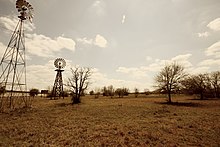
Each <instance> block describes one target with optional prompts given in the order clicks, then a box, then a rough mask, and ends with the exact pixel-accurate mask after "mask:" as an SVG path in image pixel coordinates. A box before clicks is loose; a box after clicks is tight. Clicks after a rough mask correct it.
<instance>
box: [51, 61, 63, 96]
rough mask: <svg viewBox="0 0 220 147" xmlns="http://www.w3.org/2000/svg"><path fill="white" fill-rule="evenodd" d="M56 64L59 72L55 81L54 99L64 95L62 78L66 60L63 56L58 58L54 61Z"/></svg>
mask: <svg viewBox="0 0 220 147" xmlns="http://www.w3.org/2000/svg"><path fill="white" fill-rule="evenodd" d="M54 66H55V67H56V68H57V69H56V70H55V71H56V72H57V74H56V77H55V82H54V86H53V91H52V97H53V99H57V97H59V98H60V97H61V96H62V97H64V95H63V94H64V93H63V79H62V72H63V71H64V70H62V68H64V67H65V66H66V61H65V60H64V59H62V58H57V59H56V60H55V61H54Z"/></svg>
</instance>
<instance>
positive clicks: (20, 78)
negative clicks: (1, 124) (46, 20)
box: [0, 0, 33, 110]
mask: <svg viewBox="0 0 220 147" xmlns="http://www.w3.org/2000/svg"><path fill="white" fill-rule="evenodd" d="M16 8H17V10H18V12H19V13H20V15H19V16H18V18H19V21H18V24H17V26H16V27H15V30H14V32H13V34H12V36H11V39H10V41H9V43H8V46H7V48H6V50H5V53H4V54H3V57H2V59H1V62H0V74H1V75H0V88H1V92H0V110H2V109H4V107H9V108H10V109H14V108H16V107H21V106H22V104H25V106H29V102H30V101H29V98H28V97H27V86H26V61H25V39H24V21H25V20H29V21H30V22H31V21H32V18H33V13H32V12H33V7H32V6H31V4H30V3H29V2H27V1H26V0H17V1H16Z"/></svg>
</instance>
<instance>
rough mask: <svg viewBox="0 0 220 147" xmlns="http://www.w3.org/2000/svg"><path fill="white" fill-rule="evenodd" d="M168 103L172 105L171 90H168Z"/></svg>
mask: <svg viewBox="0 0 220 147" xmlns="http://www.w3.org/2000/svg"><path fill="white" fill-rule="evenodd" d="M168 103H172V100H171V91H170V90H168Z"/></svg>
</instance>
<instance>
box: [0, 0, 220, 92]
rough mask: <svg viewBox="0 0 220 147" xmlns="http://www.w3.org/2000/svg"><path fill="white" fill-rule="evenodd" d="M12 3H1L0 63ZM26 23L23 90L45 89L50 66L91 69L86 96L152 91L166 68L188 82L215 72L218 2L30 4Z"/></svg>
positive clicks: (219, 45)
mask: <svg viewBox="0 0 220 147" xmlns="http://www.w3.org/2000/svg"><path fill="white" fill-rule="evenodd" d="M15 1H16V0H0V56H1V58H2V56H3V53H4V51H5V49H6V46H7V45H8V42H9V39H10V37H11V34H12V31H13V30H14V28H15V25H16V24H17V22H18V18H17V16H18V12H17V10H16V8H15ZM29 2H30V3H31V4H32V6H33V8H34V19H33V23H32V24H31V23H30V22H28V21H27V22H26V24H25V36H26V39H25V41H26V55H27V78H28V80H27V81H28V83H27V84H28V87H29V89H30V88H39V89H45V88H47V87H48V86H52V85H53V82H54V78H55V74H56V73H55V71H54V70H55V67H54V65H53V62H54V60H55V59H56V58H58V57H62V58H64V59H65V60H66V61H67V67H66V68H65V71H64V73H63V78H64V82H66V81H67V78H68V77H69V76H70V75H71V74H70V67H73V66H76V65H79V66H85V67H91V68H93V77H92V84H91V88H97V87H103V86H108V85H113V86H114V87H116V88H117V87H118V88H119V87H127V88H129V89H130V90H131V91H133V90H134V88H135V87H137V88H139V89H140V91H143V90H144V89H153V86H154V77H155V75H156V74H157V73H158V72H159V71H160V69H161V68H163V67H164V66H165V64H168V63H169V62H171V61H176V62H178V63H180V64H183V65H184V66H185V69H186V71H187V72H189V73H191V74H196V73H205V72H211V71H216V70H220V9H219V8H220V1H219V0H62V1H61V0H46V1H45V0H29Z"/></svg>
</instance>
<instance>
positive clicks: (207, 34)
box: [197, 32, 210, 38]
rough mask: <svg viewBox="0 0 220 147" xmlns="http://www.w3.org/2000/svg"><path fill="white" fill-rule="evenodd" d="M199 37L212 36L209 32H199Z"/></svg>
mask: <svg viewBox="0 0 220 147" xmlns="http://www.w3.org/2000/svg"><path fill="white" fill-rule="evenodd" d="M197 35H198V37H200V38H206V37H208V36H210V33H209V32H203V33H197Z"/></svg>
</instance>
